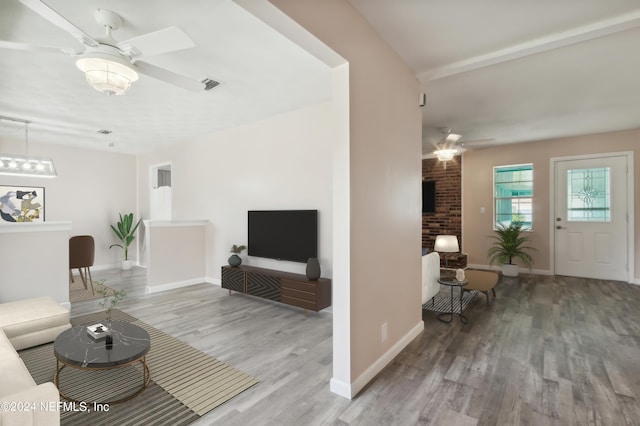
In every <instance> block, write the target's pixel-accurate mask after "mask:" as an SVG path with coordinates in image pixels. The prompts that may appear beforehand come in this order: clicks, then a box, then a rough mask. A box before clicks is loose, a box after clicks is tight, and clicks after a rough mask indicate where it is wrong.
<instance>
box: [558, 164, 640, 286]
mask: <svg viewBox="0 0 640 426" xmlns="http://www.w3.org/2000/svg"><path fill="white" fill-rule="evenodd" d="M552 166H553V167H552V170H553V176H554V183H553V195H552V196H553V208H552V210H553V218H552V233H553V238H552V241H553V242H554V256H553V260H554V273H555V274H557V275H567V276H574V277H586V278H598V279H607V280H618V281H630V280H631V279H632V276H633V262H632V261H633V253H634V247H633V223H632V220H631V218H633V203H634V200H633V170H631V169H632V167H633V154H632V153H611V154H599V155H594V156H580V157H562V158H554V159H552Z"/></svg>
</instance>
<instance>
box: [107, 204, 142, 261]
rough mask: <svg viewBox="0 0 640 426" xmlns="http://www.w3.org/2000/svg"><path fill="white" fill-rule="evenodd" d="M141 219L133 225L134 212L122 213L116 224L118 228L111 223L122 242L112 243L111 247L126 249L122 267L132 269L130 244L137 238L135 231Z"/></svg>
mask: <svg viewBox="0 0 640 426" xmlns="http://www.w3.org/2000/svg"><path fill="white" fill-rule="evenodd" d="M140 222H141V219H139V220H138V222H136V224H135V226H133V213H129V214H125V215H124V216H122V213H120V220H119V221H118V223H117V224H116V226H117V228H116V227H115V226H113V225H111V229H112V230H113V232H114V233H115V234H116V236H117V237H118V239H119V240H120V241H121V242H122V244H111V245H110V246H109V248H112V247H120V248H121V249H123V250H124V260H123V261H122V269H124V270H127V269H131V264H132V263H133V262H132V261H130V260H129V245H130V244H131V242H132V241H133V239H134V238H135V233H136V231H137V230H138V226H139V225H140Z"/></svg>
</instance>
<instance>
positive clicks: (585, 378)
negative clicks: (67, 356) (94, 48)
mask: <svg viewBox="0 0 640 426" xmlns="http://www.w3.org/2000/svg"><path fill="white" fill-rule="evenodd" d="M145 273H146V271H145V270H144V269H140V268H137V269H134V270H132V271H119V270H118V271H116V270H114V271H102V272H95V273H94V279H101V278H103V279H106V282H105V284H106V285H108V286H111V287H114V288H126V289H127V292H128V297H127V298H126V299H125V300H124V301H123V302H122V303H121V305H120V306H119V308H120V309H122V310H123V311H125V312H127V313H129V314H131V315H133V316H135V317H138V318H139V319H141V320H143V321H145V322H147V323H149V324H151V325H153V326H155V327H157V328H159V329H161V330H164V331H165V332H167V333H170V334H171V335H173V336H176V337H177V338H179V339H181V340H182V341H184V342H186V343H188V344H190V345H192V346H194V347H197V348H199V349H201V350H203V351H205V352H207V353H209V354H211V355H212V356H214V357H216V358H218V359H220V360H223V361H225V362H228V363H230V364H231V365H233V366H235V367H237V368H239V369H241V370H243V371H245V372H247V373H249V374H252V375H254V376H255V377H257V378H258V380H260V383H259V384H258V385H257V386H254V387H253V388H251V389H249V390H248V391H246V392H244V393H243V394H241V395H240V396H238V397H236V398H234V399H233V400H231V401H229V402H228V403H226V404H224V405H222V406H221V407H218V408H217V409H216V410H214V411H213V412H211V413H209V414H208V415H206V416H205V417H203V418H202V419H201V420H200V421H198V422H197V423H196V424H197V425H210V424H220V425H247V424H251V425H261V424H265V425H271V424H277V425H320V424H321V425H416V424H432V425H475V424H478V425H518V424H520V425H624V424H627V425H638V424H640V404H639V401H640V362H639V360H640V321H639V319H640V315H638V312H639V307H640V287H638V286H634V285H629V284H626V283H620V282H613V281H602V280H586V279H579V278H569V277H548V276H536V275H521V277H520V278H516V279H509V278H507V279H505V280H504V281H503V282H502V283H500V284H498V286H497V287H496V292H497V295H498V298H497V299H496V301H495V302H494V303H493V304H492V305H491V306H487V305H486V303H485V299H484V296H482V295H479V296H476V298H475V300H474V301H473V302H472V303H471V305H470V306H469V308H468V309H467V311H466V315H467V317H468V318H469V323H468V324H467V325H463V324H461V323H460V321H459V320H458V319H457V318H456V320H455V321H454V322H453V323H452V324H444V323H441V322H439V321H438V320H437V319H436V314H435V313H432V312H428V311H425V312H423V320H424V322H425V330H424V332H423V333H422V334H420V336H418V337H417V338H416V339H415V340H414V341H413V342H412V343H411V344H410V345H409V346H408V347H407V348H405V349H404V350H403V351H402V352H401V354H400V355H398V356H397V357H396V358H395V359H394V360H393V362H392V363H391V364H390V365H389V366H388V367H387V368H386V369H385V370H383V371H382V372H381V373H380V374H379V375H378V377H377V378H376V379H375V380H374V381H373V382H372V383H370V384H369V385H368V386H367V388H366V389H364V390H363V391H362V392H361V393H360V395H358V397H356V398H355V399H354V400H352V401H348V400H346V399H344V398H341V397H339V396H336V395H334V394H332V393H330V392H329V380H330V378H331V375H332V366H331V364H332V342H331V334H332V316H331V314H330V313H319V314H315V313H310V314H309V316H308V317H305V316H304V315H303V313H302V310H300V309H296V308H292V307H287V306H285V305H281V304H275V303H270V302H268V301H265V300H261V299H254V298H252V297H250V296H245V295H240V294H235V293H234V294H233V295H231V296H229V294H228V292H227V290H223V289H221V288H220V287H217V286H213V285H207V284H200V285H195V286H191V287H187V288H183V289H179V290H172V291H168V292H164V293H158V294H153V295H147V294H144V286H145ZM98 309H99V307H98V305H97V302H96V301H89V302H81V303H76V304H73V306H72V315H73V316H76V315H81V314H83V313H86V312H92V311H95V310H98Z"/></svg>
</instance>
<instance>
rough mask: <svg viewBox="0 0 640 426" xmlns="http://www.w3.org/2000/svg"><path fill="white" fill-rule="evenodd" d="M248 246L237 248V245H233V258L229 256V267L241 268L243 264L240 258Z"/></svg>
mask: <svg viewBox="0 0 640 426" xmlns="http://www.w3.org/2000/svg"><path fill="white" fill-rule="evenodd" d="M246 248H247V247H246V246H237V245H235V244H234V245H232V246H231V250H230V252H231V256H229V265H231V266H240V264H241V263H242V258H241V257H240V256H239V255H240V253H242V250H244V249H246Z"/></svg>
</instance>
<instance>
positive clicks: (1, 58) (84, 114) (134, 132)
mask: <svg viewBox="0 0 640 426" xmlns="http://www.w3.org/2000/svg"><path fill="white" fill-rule="evenodd" d="M45 3H46V4H47V5H49V6H50V7H51V8H53V9H54V10H55V11H57V12H58V13H59V14H61V15H62V16H64V17H65V18H67V20H69V21H70V22H72V23H73V24H75V25H76V26H77V27H79V28H80V29H81V30H83V31H84V32H85V33H87V34H89V35H90V36H92V37H98V36H102V35H104V28H101V27H100V26H99V25H98V24H97V23H96V22H95V20H94V18H93V13H94V10H96V9H98V8H104V9H109V10H112V11H115V12H117V13H118V14H119V15H120V16H121V17H122V18H123V20H124V24H123V26H122V28H121V29H119V30H117V31H115V32H114V33H113V37H114V38H115V39H116V40H118V41H122V40H126V39H129V38H131V37H134V36H138V35H141V34H145V33H148V32H152V31H156V30H160V29H163V28H166V27H169V26H173V25H175V26H177V27H179V28H181V29H182V30H183V31H185V32H186V33H187V34H188V35H189V36H190V37H191V38H192V39H193V40H194V42H195V44H196V47H195V48H192V49H188V50H183V51H178V52H172V53H168V54H164V55H158V56H154V57H149V58H147V59H145V61H147V62H149V63H152V64H154V65H159V66H163V67H166V68H167V69H169V70H171V71H174V72H177V73H180V74H184V75H185V76H189V77H193V78H197V79H200V78H202V77H205V76H208V77H210V78H213V79H214V80H217V81H219V82H221V84H220V85H219V86H218V87H216V88H214V89H212V90H211V91H206V92H205V91H203V92H199V93H194V92H190V91H187V90H184V89H181V88H177V87H174V86H171V85H168V84H166V83H164V82H160V81H158V80H154V79H151V78H149V77H146V76H144V75H141V76H140V79H139V80H138V81H137V82H135V83H133V84H132V86H131V89H130V90H129V91H128V92H127V93H126V94H124V95H122V96H111V97H109V96H106V95H104V94H102V93H100V92H98V91H96V90H94V89H93V88H91V87H90V86H89V85H88V84H87V83H86V81H85V78H84V76H83V74H82V73H81V72H80V71H79V70H78V69H77V67H76V65H75V59H76V58H73V57H71V56H67V55H65V54H60V53H57V52H52V53H50V52H39V51H38V52H34V51H23V50H11V49H0V115H4V116H10V117H16V118H20V119H26V120H31V121H32V122H33V123H32V124H31V125H30V128H29V140H30V141H33V142H51V143H59V144H65V145H76V146H82V147H87V148H95V149H108V145H109V142H112V143H113V145H114V147H113V148H112V149H114V150H117V151H119V152H131V153H134V152H145V151H151V150H154V149H157V148H160V147H163V146H168V145H171V144H175V143H180V142H184V141H187V140H190V139H192V138H194V137H198V136H199V135H202V134H207V133H212V132H215V131H218V130H221V129H224V128H229V127H235V126H239V125H242V124H245V123H247V122H251V121H256V120H260V119H264V118H267V117H270V116H273V115H275V114H279V113H283V112H285V111H290V110H293V109H297V108H300V107H303V106H306V105H311V104H315V103H318V102H320V101H322V100H326V99H328V98H329V96H330V94H331V86H330V85H331V79H330V70H329V68H328V67H327V66H326V65H325V64H323V63H322V62H320V61H319V60H317V59H316V58H314V57H312V56H311V55H309V54H308V53H306V52H305V51H304V50H302V49H301V48H300V47H298V46H297V45H295V44H294V43H292V42H291V41H289V40H288V39H286V38H285V37H283V36H281V35H280V34H278V33H276V32H275V31H273V30H272V29H271V28H270V27H268V26H267V25H266V24H264V23H262V22H261V21H259V20H258V19H257V18H255V17H254V16H253V15H251V14H249V13H248V12H247V11H245V10H244V9H243V8H241V7H240V6H238V5H237V4H236V3H234V2H233V1H231V0H189V2H177V1H173V0H145V1H141V0H137V1H128V0H45ZM0 40H5V41H13V42H21V43H29V44H36V45H48V46H58V47H72V48H74V49H77V50H79V51H82V50H83V46H82V45H81V44H80V43H78V42H77V41H75V39H74V38H73V37H72V36H70V35H69V34H68V33H66V32H65V31H63V30H62V29H60V28H58V27H57V26H54V25H53V24H51V23H50V22H48V21H47V20H45V19H44V18H42V17H41V16H39V15H38V14H36V13H34V12H33V11H32V10H30V9H29V8H27V7H25V6H24V5H23V4H21V3H20V2H19V1H18V0H2V1H1V2H0ZM99 129H108V130H112V131H113V133H112V134H111V135H110V136H104V135H102V134H98V133H97V130H99ZM0 137H4V138H11V137H13V138H17V139H20V138H22V140H24V127H23V126H22V127H21V126H19V125H18V126H16V124H15V123H8V122H6V121H0Z"/></svg>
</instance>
